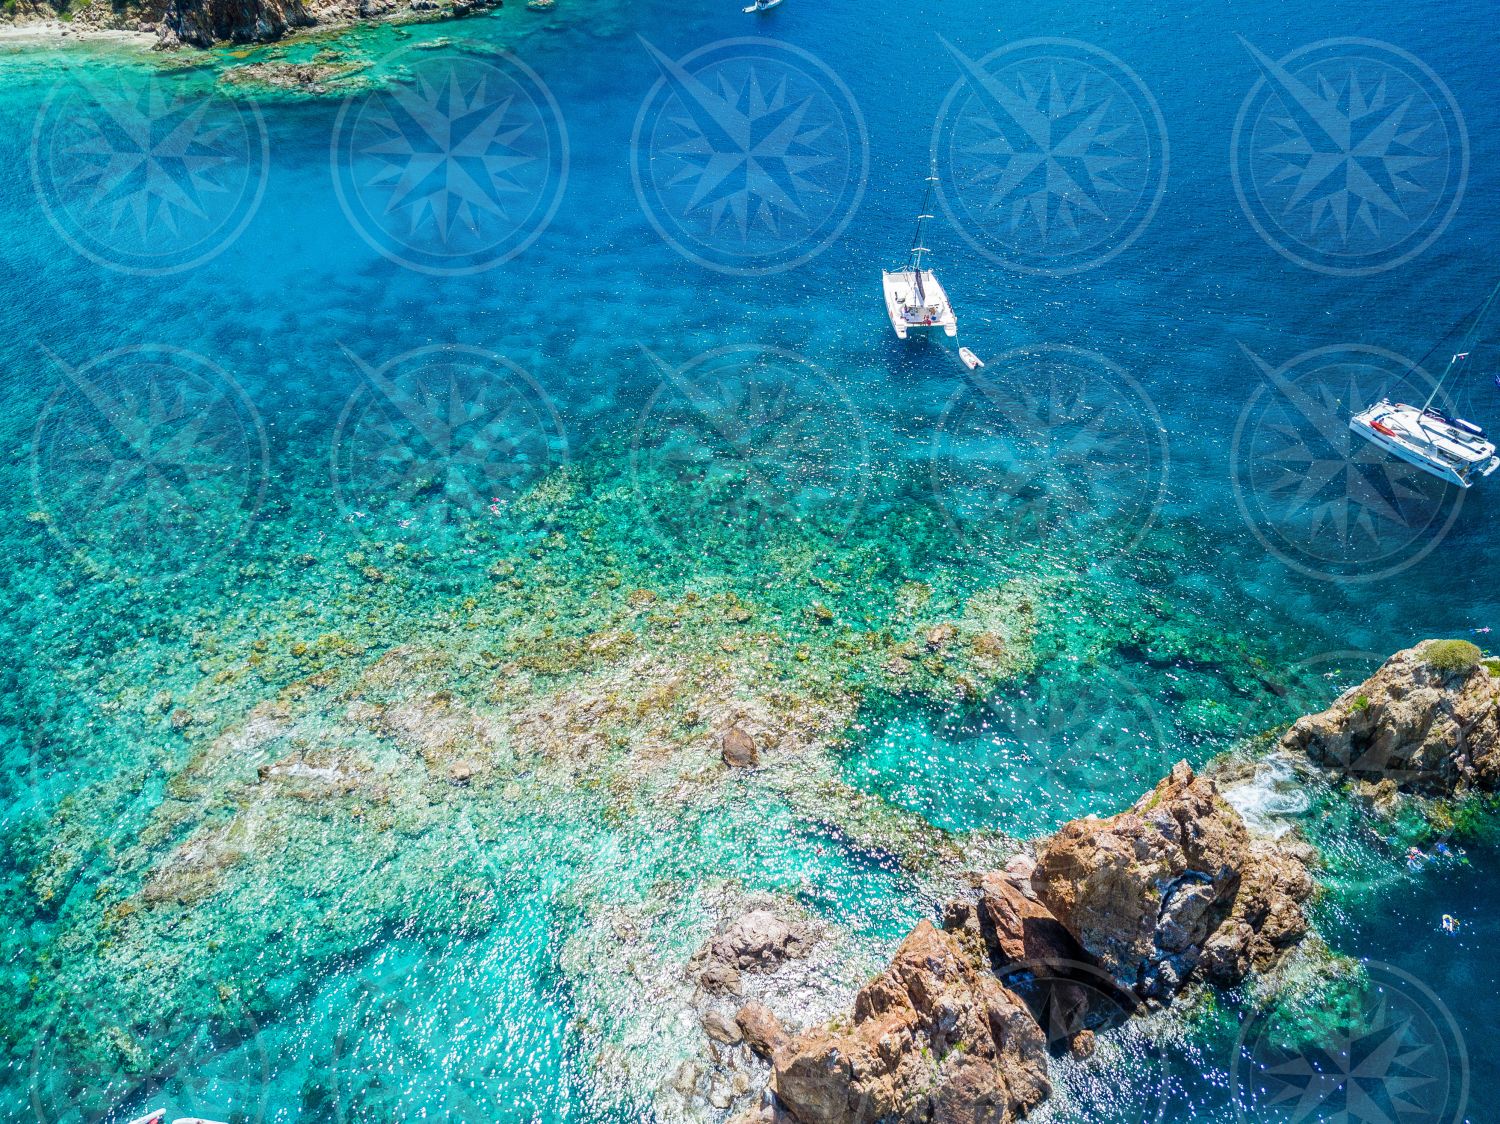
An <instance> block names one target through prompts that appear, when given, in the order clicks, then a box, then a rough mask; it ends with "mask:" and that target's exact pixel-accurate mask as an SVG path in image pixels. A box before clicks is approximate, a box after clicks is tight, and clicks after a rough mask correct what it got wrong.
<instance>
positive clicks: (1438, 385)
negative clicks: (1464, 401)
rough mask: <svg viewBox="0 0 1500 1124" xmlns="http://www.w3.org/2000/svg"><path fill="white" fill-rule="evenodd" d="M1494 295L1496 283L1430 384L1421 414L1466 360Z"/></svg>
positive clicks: (1497, 291)
mask: <svg viewBox="0 0 1500 1124" xmlns="http://www.w3.org/2000/svg"><path fill="white" fill-rule="evenodd" d="M1496 295H1500V282H1496V284H1495V287H1494V288H1493V289H1491V290H1490V295H1489V296H1487V297H1485V298H1484V303H1483V304H1482V305H1480V306H1479V315H1478V316H1476V317H1474V323H1473V325H1471V326H1470V328H1469V331H1468V333H1467V334H1466V335H1465V336H1464V338H1463V340H1462V342H1460V343H1459V345H1458V350H1457V351H1456V352H1454V353H1453V358H1452V359H1450V360H1448V366H1447V367H1446V368H1445V369H1444V370H1443V374H1442V377H1441V378H1439V379H1438V381H1437V382H1435V383H1433V384H1432V393H1431V394H1429V395H1428V396H1427V401H1426V402H1423V403H1422V413H1423V414H1425V413H1427V410H1428V408H1429V407H1430V406H1431V405H1432V400H1433V399H1434V398H1436V397H1437V395H1438V391H1439V390H1441V389H1442V387H1443V380H1444V379H1446V378H1447V377H1448V376H1449V375H1450V374H1452V373H1453V368H1454V367H1455V366H1457V364H1458V361H1459V360H1460V359H1463V358H1466V357H1467V356H1468V354H1469V352H1470V351H1472V350H1473V349H1474V341H1475V340H1476V339H1478V338H1479V326H1480V325H1481V324H1483V323H1484V317H1485V313H1487V312H1489V310H1490V305H1492V304H1494V303H1495V297H1496ZM1418 424H1420V423H1418Z"/></svg>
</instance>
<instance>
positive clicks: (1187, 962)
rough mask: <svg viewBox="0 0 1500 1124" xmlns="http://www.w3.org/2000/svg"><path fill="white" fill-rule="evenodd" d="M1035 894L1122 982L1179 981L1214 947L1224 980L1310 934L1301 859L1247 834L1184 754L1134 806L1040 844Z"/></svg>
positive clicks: (1145, 989) (1160, 989)
mask: <svg viewBox="0 0 1500 1124" xmlns="http://www.w3.org/2000/svg"><path fill="white" fill-rule="evenodd" d="M1031 885H1032V887H1033V888H1034V889H1035V891H1036V896H1037V898H1038V899H1039V900H1040V901H1041V903H1042V904H1043V905H1044V906H1046V907H1047V909H1049V910H1050V911H1051V913H1052V914H1053V915H1054V916H1055V917H1056V918H1057V919H1058V920H1059V921H1060V922H1061V923H1062V925H1063V926H1065V927H1066V929H1067V930H1068V931H1069V932H1070V933H1072V934H1073V936H1074V937H1076V938H1077V940H1078V941H1079V943H1080V944H1082V945H1083V947H1084V948H1085V949H1087V950H1088V952H1089V953H1090V954H1091V955H1092V956H1094V957H1096V958H1097V959H1098V961H1099V963H1100V964H1101V966H1103V967H1104V968H1105V970H1107V971H1108V972H1109V973H1110V974H1111V975H1112V976H1113V977H1114V978H1115V979H1116V980H1117V981H1118V982H1119V983H1120V984H1121V986H1123V987H1126V988H1129V989H1131V990H1133V991H1135V992H1136V994H1138V995H1140V996H1141V997H1143V998H1152V999H1163V998H1167V997H1169V996H1170V995H1172V994H1173V993H1175V992H1177V991H1178V990H1180V989H1181V988H1182V987H1183V985H1184V984H1185V983H1186V982H1187V980H1188V978H1189V977H1190V976H1191V975H1192V973H1193V971H1194V969H1196V968H1197V967H1198V966H1199V963H1200V962H1201V961H1202V960H1203V959H1204V956H1205V949H1211V952H1210V954H1209V968H1211V970H1212V973H1213V975H1214V976H1215V978H1216V979H1218V980H1219V981H1220V982H1227V981H1228V980H1230V979H1234V978H1238V976H1241V975H1243V974H1244V971H1245V970H1248V968H1249V966H1250V965H1252V964H1255V965H1265V964H1268V963H1270V962H1271V961H1272V960H1274V959H1275V956H1276V954H1277V952H1278V950H1280V949H1282V948H1284V947H1286V946H1287V945H1289V944H1292V943H1295V942H1296V941H1297V940H1298V939H1300V937H1301V936H1302V935H1303V933H1305V932H1306V921H1305V920H1304V918H1303V916H1302V911H1301V905H1300V903H1301V902H1302V901H1304V900H1306V898H1308V897H1309V896H1311V894H1312V890H1313V885H1312V879H1311V877H1310V876H1309V875H1308V873H1307V868H1306V864H1305V856H1304V855H1301V854H1299V853H1298V852H1297V851H1296V850H1295V849H1293V848H1289V847H1282V846H1280V845H1277V844H1272V843H1269V842H1252V840H1251V837H1250V834H1249V832H1248V831H1246V829H1245V825H1244V822H1243V821H1242V820H1241V819H1240V816H1239V813H1237V812H1236V811H1235V810H1234V809H1233V808H1231V807H1230V806H1229V804H1227V803H1226V802H1225V801H1224V799H1223V797H1221V796H1220V795H1219V792H1218V789H1217V788H1216V787H1215V786H1214V784H1213V782H1212V781H1211V780H1209V779H1207V778H1206V777H1199V776H1196V775H1195V774H1194V772H1193V770H1192V769H1191V768H1190V767H1189V766H1188V764H1187V763H1186V762H1179V763H1178V764H1177V765H1176V766H1174V767H1173V769H1172V772H1171V774H1170V775H1169V776H1168V777H1166V778H1165V779H1163V780H1162V781H1161V782H1160V783H1159V784H1158V785H1157V786H1156V788H1154V789H1153V790H1152V791H1151V792H1149V793H1147V794H1146V795H1145V796H1143V797H1142V798H1141V799H1140V800H1138V801H1137V802H1136V803H1135V805H1134V806H1133V807H1132V808H1130V809H1129V810H1128V811H1125V812H1122V813H1120V814H1119V815H1116V816H1112V817H1110V818H1108V819H1104V820H1101V819H1097V818H1095V817H1091V816H1090V817H1085V818H1083V819H1080V820H1074V821H1072V822H1071V823H1068V824H1066V825H1064V826H1063V828H1062V829H1061V830H1060V831H1059V832H1058V833H1057V834H1056V835H1054V836H1053V837H1052V838H1051V839H1049V840H1047V841H1046V842H1045V843H1044V844H1042V846H1041V847H1040V848H1039V849H1038V853H1037V867H1036V871H1035V873H1033V875H1032V877H1031Z"/></svg>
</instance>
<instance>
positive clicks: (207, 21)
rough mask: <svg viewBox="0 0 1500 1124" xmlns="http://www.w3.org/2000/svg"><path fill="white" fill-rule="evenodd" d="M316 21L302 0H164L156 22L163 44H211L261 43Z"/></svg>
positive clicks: (203, 45) (309, 25)
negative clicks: (166, 1)
mask: <svg viewBox="0 0 1500 1124" xmlns="http://www.w3.org/2000/svg"><path fill="white" fill-rule="evenodd" d="M315 22H316V21H315V20H314V19H313V17H312V15H311V14H310V13H309V12H308V10H307V8H306V7H304V6H303V3H302V0H168V3H167V6H166V10H165V12H164V13H163V14H162V18H161V24H160V41H161V44H162V45H163V46H179V45H182V44H186V45H188V46H191V47H212V46H213V45H214V44H215V43H218V42H224V41H228V42H232V43H265V42H269V41H270V40H273V39H280V38H281V37H282V36H283V35H285V34H286V33H287V32H288V31H289V30H291V29H292V28H296V27H311V26H313V24H314V23H315Z"/></svg>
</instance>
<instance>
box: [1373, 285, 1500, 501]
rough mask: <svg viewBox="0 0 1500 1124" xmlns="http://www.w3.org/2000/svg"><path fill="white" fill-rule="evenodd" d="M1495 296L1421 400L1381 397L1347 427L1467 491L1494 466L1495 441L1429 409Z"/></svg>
mask: <svg viewBox="0 0 1500 1124" xmlns="http://www.w3.org/2000/svg"><path fill="white" fill-rule="evenodd" d="M1496 295H1500V284H1497V285H1496V286H1495V287H1494V288H1493V289H1491V290H1490V295H1489V296H1488V297H1486V298H1485V300H1484V303H1483V304H1482V305H1481V306H1480V308H1479V315H1478V316H1476V317H1475V318H1474V324H1473V326H1472V327H1471V328H1470V329H1469V331H1468V334H1467V335H1466V336H1465V342H1464V343H1463V344H1462V345H1461V346H1462V347H1463V350H1462V351H1460V352H1458V353H1457V354H1455V355H1454V356H1453V358H1452V359H1450V360H1448V367H1447V369H1446V370H1445V371H1444V372H1443V375H1442V378H1440V379H1438V381H1437V383H1436V385H1434V386H1433V388H1432V393H1431V394H1429V395H1428V396H1427V401H1426V402H1424V403H1422V405H1421V406H1420V407H1418V406H1409V405H1407V404H1406V403H1405V402H1392V401H1391V400H1390V399H1389V398H1382V399H1381V400H1380V401H1379V402H1377V403H1376V404H1375V405H1373V406H1371V407H1369V408H1368V409H1365V410H1361V411H1360V412H1359V413H1357V414H1355V415H1354V417H1352V418H1350V419H1349V428H1350V429H1352V430H1353V431H1354V432H1355V433H1357V434H1359V436H1361V437H1363V438H1364V439H1365V440H1366V441H1368V442H1370V443H1371V444H1372V445H1376V446H1378V447H1379V448H1381V449H1384V450H1385V451H1386V452H1388V453H1390V454H1392V455H1393V456H1397V457H1400V458H1401V459H1402V460H1404V461H1406V462H1407V463H1408V464H1413V465H1416V466H1417V467H1418V468H1420V469H1421V470H1422V471H1423V472H1427V473H1430V474H1432V475H1433V476H1436V477H1437V478H1438V479H1440V480H1446V481H1447V482H1448V483H1450V484H1457V485H1458V486H1459V487H1460V488H1469V487H1472V486H1473V484H1474V481H1475V480H1477V479H1479V478H1480V477H1483V476H1488V475H1489V474H1490V473H1492V472H1494V471H1495V469H1496V468H1500V456H1496V454H1495V443H1494V442H1493V441H1490V440H1489V438H1488V437H1487V435H1486V434H1485V432H1484V430H1483V429H1482V428H1480V427H1479V426H1477V425H1475V424H1474V423H1473V422H1471V421H1465V420H1464V419H1463V418H1453V417H1449V416H1448V415H1447V414H1444V413H1442V412H1441V411H1440V410H1436V409H1434V408H1433V405H1432V402H1433V399H1435V398H1436V397H1437V393H1438V391H1439V390H1440V389H1441V388H1442V385H1443V382H1444V381H1445V380H1446V379H1447V378H1448V376H1449V375H1451V374H1452V373H1453V372H1454V370H1455V369H1456V368H1457V367H1458V366H1459V365H1460V364H1461V363H1463V362H1464V361H1465V360H1467V359H1468V358H1469V354H1470V352H1471V351H1472V350H1473V346H1474V341H1475V340H1476V339H1477V338H1478V336H1479V326H1480V324H1481V323H1482V322H1483V321H1484V316H1485V313H1487V312H1488V311H1489V309H1490V305H1491V304H1493V303H1494V301H1495V297H1496Z"/></svg>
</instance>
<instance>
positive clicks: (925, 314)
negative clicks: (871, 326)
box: [880, 176, 958, 340]
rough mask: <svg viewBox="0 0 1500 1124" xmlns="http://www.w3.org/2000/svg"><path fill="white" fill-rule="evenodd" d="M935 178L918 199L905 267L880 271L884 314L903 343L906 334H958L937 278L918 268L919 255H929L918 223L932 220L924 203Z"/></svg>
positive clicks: (934, 178)
mask: <svg viewBox="0 0 1500 1124" xmlns="http://www.w3.org/2000/svg"><path fill="white" fill-rule="evenodd" d="M936 182H937V177H936V176H928V177H927V191H926V194H924V195H923V197H922V212H921V213H920V214H918V215H917V233H916V237H914V238H913V239H912V243H911V251H910V252H909V254H908V256H907V259H906V265H905V266H904V267H903V268H901V269H883V270H881V271H880V283H881V287H882V288H883V289H884V291H885V311H886V315H888V316H889V317H890V318H891V327H892V328H893V329H895V332H896V338H897V339H898V340H904V339H906V337H907V334H908V333H910V332H923V333H926V332H930V331H932V330H933V329H934V328H941V329H942V330H943V334H944V335H947V336H956V335H958V317H957V316H955V315H954V313H953V305H952V304H950V303H949V302H948V294H947V292H946V291H944V289H943V286H942V285H941V284H939V283H938V279H937V275H936V274H935V273H933V272H932V270H930V269H923V268H922V255H923V254H926V253H930V252H931V251H930V250H928V249H927V247H926V246H924V245H922V224H923V223H924V222H926V221H927V220H928V219H930V218H932V216H931V215H929V214H927V213H926V212H927V204H928V203H930V202H931V201H932V185H933V184H934V183H936Z"/></svg>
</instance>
